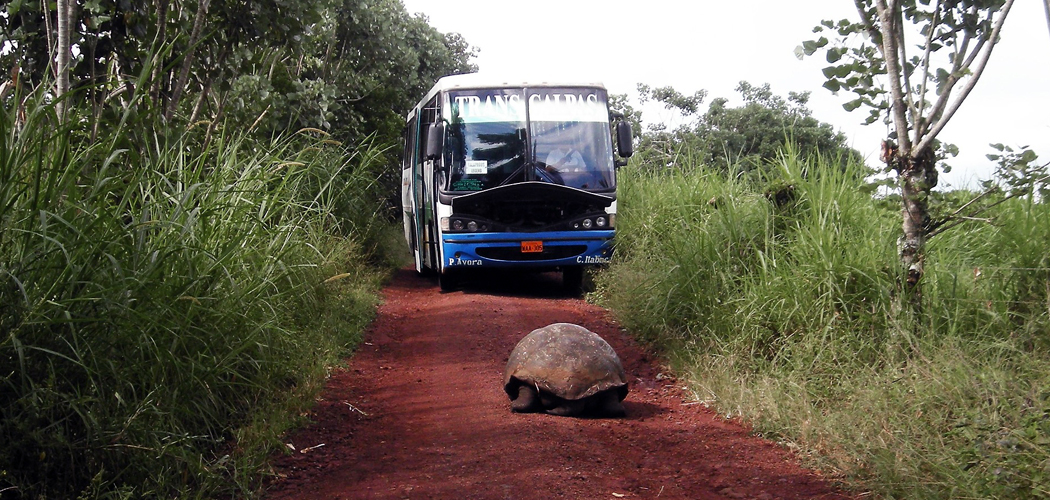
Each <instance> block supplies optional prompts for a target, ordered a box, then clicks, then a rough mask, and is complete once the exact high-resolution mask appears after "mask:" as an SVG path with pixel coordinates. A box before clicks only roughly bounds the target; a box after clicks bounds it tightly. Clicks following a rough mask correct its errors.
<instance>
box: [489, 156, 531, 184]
mask: <svg viewBox="0 0 1050 500" xmlns="http://www.w3.org/2000/svg"><path fill="white" fill-rule="evenodd" d="M534 166H536V163H535V162H531V161H527V162H524V163H522V164H521V166H520V167H518V168H516V169H514V171H513V172H511V174H510V175H508V176H507V178H506V179H503V180H502V181H500V183H499V184H498V186H502V185H504V184H510V182H511V181H512V180H514V178H515V177H517V176H518V175H519V174H520V175H521V180H523V181H525V180H528V179H526V178H525V172H528V170H527V169H529V168H532V167H534Z"/></svg>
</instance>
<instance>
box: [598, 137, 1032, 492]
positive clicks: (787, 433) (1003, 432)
mask: <svg viewBox="0 0 1050 500" xmlns="http://www.w3.org/2000/svg"><path fill="white" fill-rule="evenodd" d="M828 164H829V163H825V162H822V161H820V160H812V161H804V160H800V159H797V158H794V157H791V156H788V157H787V158H786V159H784V160H783V161H782V162H781V163H780V164H779V165H778V169H777V175H776V176H775V178H773V179H767V183H766V184H764V185H762V186H755V185H751V184H748V183H745V182H742V181H737V180H734V179H728V180H727V179H726V178H724V177H722V176H719V175H716V174H712V173H706V172H704V170H703V169H701V168H685V169H682V168H679V169H677V170H673V171H668V172H664V173H644V172H640V171H637V170H632V168H631V167H627V168H625V169H623V170H622V171H621V174H622V175H621V192H620V199H621V201H622V203H621V204H620V214H619V217H618V218H617V222H618V233H617V238H618V240H617V259H616V261H615V263H614V264H613V265H612V266H611V267H610V268H609V269H608V270H607V272H605V273H604V274H602V275H601V276H599V288H598V292H597V294H596V295H597V297H598V298H599V300H600V301H602V302H603V303H604V304H606V305H607V306H609V307H610V308H611V309H612V310H613V311H614V312H615V313H616V315H617V316H618V317H619V318H620V320H621V322H622V323H623V324H624V325H625V326H626V327H627V328H629V329H630V330H632V331H634V332H637V333H638V334H639V335H640V336H641V337H642V338H643V339H645V340H647V341H649V342H652V343H654V344H655V345H657V346H658V347H659V348H660V349H662V350H663V351H664V352H666V353H667V354H668V356H669V358H671V362H672V363H673V364H674V365H675V366H676V368H677V369H678V370H679V372H680V373H682V374H683V375H684V376H685V378H686V379H687V380H688V381H689V383H690V387H691V388H692V391H693V393H694V394H695V396H696V397H697V399H699V400H702V401H705V402H706V403H707V404H709V405H711V406H712V407H714V408H717V409H718V411H719V412H720V413H722V414H725V415H729V416H734V417H736V416H740V417H743V418H745V419H746V420H748V421H750V422H752V423H753V424H754V426H755V429H756V431H757V432H759V433H761V434H763V435H766V436H768V437H771V438H774V439H777V440H780V441H782V442H783V443H784V444H785V445H787V446H789V447H792V448H795V449H796V450H798V451H799V452H800V453H801V454H803V455H804V456H806V457H807V460H808V461H809V463H810V464H811V465H814V466H816V467H819V468H821V469H822V470H825V471H828V472H831V473H832V474H834V475H835V476H836V477H839V478H841V479H843V480H844V481H846V482H847V483H849V484H850V485H851V486H852V487H854V488H857V489H860V490H870V491H873V492H875V493H876V494H878V495H879V496H881V497H884V498H1045V497H1050V356H1048V352H1047V351H1048V348H1050V328H1048V326H1050V323H1048V317H1050V299H1048V295H1050V293H1048V291H1050V280H1048V272H1050V262H1048V259H1050V257H1048V253H1047V251H1046V242H1047V241H1050V206H1048V205H1047V204H1043V203H1037V202H1034V201H1031V200H1013V201H1011V202H1008V203H1005V204H1003V205H1002V206H1000V209H999V210H998V211H997V213H996V214H994V215H995V216H996V224H995V225H994V226H992V225H977V224H974V225H967V226H961V227H959V228H956V229H954V230H952V231H951V232H949V233H945V234H943V235H939V236H937V237H936V238H935V239H933V240H932V241H931V242H930V244H929V247H928V250H929V254H928V259H927V263H926V267H927V275H926V277H925V282H924V288H923V292H924V315H923V317H922V318H921V320H919V321H917V322H916V321H913V320H910V319H908V318H907V317H904V316H902V315H898V314H895V313H894V311H895V307H894V294H895V293H896V290H897V285H896V284H897V282H898V281H897V280H898V276H899V274H898V268H899V265H898V263H897V255H896V251H897V250H896V239H897V235H898V233H899V231H900V215H899V211H897V210H887V209H886V208H885V205H884V204H881V203H879V202H878V201H877V200H873V199H872V198H871V196H870V195H868V194H865V193H864V192H863V190H862V189H860V184H861V183H860V182H859V180H858V177H859V176H860V170H857V171H847V172H841V171H838V170H837V169H835V168H831V167H828V166H827V165H828ZM778 195H779V196H778Z"/></svg>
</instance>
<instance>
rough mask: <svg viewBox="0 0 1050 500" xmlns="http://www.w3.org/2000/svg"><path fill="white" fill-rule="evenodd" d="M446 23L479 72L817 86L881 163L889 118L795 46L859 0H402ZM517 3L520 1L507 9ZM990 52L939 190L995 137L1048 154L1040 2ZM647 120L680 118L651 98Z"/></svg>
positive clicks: (1046, 53) (721, 92)
mask: <svg viewBox="0 0 1050 500" xmlns="http://www.w3.org/2000/svg"><path fill="white" fill-rule="evenodd" d="M402 1H403V3H404V4H405V8H406V10H408V12H410V13H413V14H415V13H421V14H423V15H425V16H426V17H427V18H428V20H429V22H430V24H431V26H433V27H435V28H436V29H438V30H439V31H441V32H445V33H448V32H455V33H459V34H461V35H463V37H464V38H465V39H466V41H467V42H468V43H469V44H471V45H472V46H474V47H476V48H477V49H478V55H477V58H476V59H475V60H474V62H475V63H476V64H477V65H478V67H479V69H480V71H481V72H484V73H496V74H502V75H513V76H523V77H524V76H529V75H532V76H536V75H542V76H546V77H555V78H559V79H561V78H564V79H571V80H577V79H580V80H586V81H600V82H603V83H605V86H606V87H607V88H608V90H609V92H610V93H613V94H628V95H629V96H632V98H633V99H632V100H633V105H634V106H635V107H636V108H638V107H639V103H638V101H637V92H636V86H637V84H638V83H644V84H647V85H649V86H651V87H663V86H672V87H674V88H675V89H676V90H678V91H679V92H682V93H683V94H686V95H691V94H693V93H694V92H696V91H697V90H701V89H704V90H707V92H708V94H707V95H708V97H707V99H706V100H705V102H704V104H703V105H702V108H703V109H704V110H706V108H707V104H709V103H710V102H711V100H712V99H714V98H716V97H725V98H728V99H730V103H731V105H732V104H734V103H736V104H739V94H738V93H737V92H736V91H735V89H736V86H737V84H738V83H739V82H740V81H742V80H746V81H748V82H750V83H752V84H754V85H761V84H763V83H769V84H770V86H771V88H772V91H773V93H774V94H776V95H780V96H783V97H786V96H787V94H788V92H791V91H795V92H801V91H810V92H811V97H810V101H809V105H808V106H809V108H810V109H811V110H812V111H813V116H814V117H816V118H817V119H818V120H820V121H823V122H827V123H830V124H832V125H833V126H834V127H835V128H836V129H838V130H839V131H841V132H843V133H845V134H846V136H847V137H848V138H849V142H850V145H851V146H853V147H854V148H856V149H857V150H858V151H860V152H861V153H863V154H864V155H866V156H867V157H868V164H869V165H871V166H873V167H878V166H881V165H877V163H878V162H879V160H878V149H879V145H880V142H881V140H882V139H883V138H884V137H886V134H887V132H888V130H887V128H886V126H885V125H882V124H873V125H869V126H864V125H862V124H861V122H863V120H864V118H865V117H866V116H867V114H868V113H867V111H865V110H864V108H861V109H858V110H857V111H855V112H853V113H848V112H846V111H845V110H843V109H842V104H843V103H845V102H847V101H848V100H849V98H850V96H851V95H852V94H851V93H848V92H842V93H840V94H839V95H838V96H836V95H833V94H832V93H831V92H830V91H828V90H826V89H824V88H823V87H822V85H823V84H824V77H823V74H822V73H821V69H822V68H824V67H825V66H828V63H827V62H826V60H825V59H824V56H823V53H819V52H818V53H817V54H814V56H811V57H806V58H804V59H803V60H801V61H800V60H799V59H798V58H797V57H795V54H794V50H795V47H797V46H798V45H800V44H801V42H802V41H803V40H813V39H816V38H817V37H819V36H820V35H817V34H814V33H813V27H814V26H816V25H818V24H819V23H820V21H821V20H823V19H833V20H836V21H837V20H839V19H850V20H851V21H855V20H858V16H857V13H856V10H855V8H854V4H853V1H852V0H806V1H805V2H790V1H784V0H736V1H732V2H727V1H724V0H719V1H712V0H692V1H690V0H646V1H638V0H635V1H630V2H625V1H616V0H612V1H610V0H529V1H528V2H515V3H504V2H493V1H492V0H402ZM511 6H514V7H511ZM1001 38H1002V41H1001V42H1000V43H999V44H997V45H996V47H995V50H994V51H993V53H992V57H991V62H990V63H989V65H988V68H987V69H986V70H985V72H984V74H983V75H982V77H981V79H980V81H979V82H978V83H977V87H976V88H975V89H974V91H973V92H972V93H971V94H970V95H969V97H968V98H967V100H966V102H965V103H964V104H963V106H962V108H961V109H960V110H959V112H958V113H957V114H956V115H955V116H954V117H953V118H952V120H951V122H949V124H948V126H947V127H946V128H945V129H944V131H943V132H942V133H941V135H940V136H939V138H940V139H941V140H942V141H944V142H948V143H953V144H955V145H956V146H958V147H959V149H960V154H959V156H958V157H956V158H954V159H952V160H951V161H949V164H951V166H952V171H951V172H950V173H948V174H942V175H941V180H940V186H941V187H942V188H965V187H970V188H975V187H977V185H978V183H979V181H980V180H985V179H988V178H990V177H991V175H992V172H993V171H994V167H995V166H994V165H993V164H992V162H991V161H989V160H988V159H987V158H985V155H986V154H988V153H992V152H994V151H992V149H991V148H990V147H989V146H988V144H989V143H1002V144H1005V145H1007V146H1011V147H1013V148H1014V149H1017V148H1018V147H1019V146H1031V147H1032V149H1034V150H1035V152H1036V153H1038V154H1039V162H1040V163H1044V162H1046V161H1050V30H1048V28H1047V16H1046V13H1045V11H1044V7H1043V0H1016V2H1015V4H1014V6H1013V8H1012V10H1011V11H1010V14H1009V16H1008V17H1007V20H1006V23H1005V25H1004V26H1003V30H1002V36H1001ZM641 109H642V112H643V113H642V120H643V122H645V123H654V122H665V123H669V124H671V125H672V126H673V125H675V124H676V122H677V117H676V116H675V115H674V114H673V113H671V112H668V111H665V110H664V109H663V108H661V107H659V106H645V107H641Z"/></svg>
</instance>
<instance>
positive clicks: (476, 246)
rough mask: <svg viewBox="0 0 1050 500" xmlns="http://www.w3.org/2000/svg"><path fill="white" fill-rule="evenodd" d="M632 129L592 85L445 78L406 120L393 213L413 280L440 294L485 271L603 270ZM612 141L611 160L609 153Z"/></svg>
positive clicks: (571, 281)
mask: <svg viewBox="0 0 1050 500" xmlns="http://www.w3.org/2000/svg"><path fill="white" fill-rule="evenodd" d="M631 140H632V138H631V127H630V125H629V124H628V122H627V121H626V120H625V119H624V117H623V115H622V114H618V113H610V111H609V106H608V93H607V91H606V89H605V87H604V86H603V85H602V84H601V83H595V82H592V83H581V82H567V81H565V82H562V81H553V82H551V81H510V80H506V79H498V78H490V77H486V76H484V75H482V74H478V73H472V74H465V75H453V76H446V77H443V78H441V79H439V80H438V81H437V83H436V84H435V85H434V87H433V88H431V89H430V91H429V92H427V94H426V96H425V97H423V99H422V100H420V101H419V103H418V104H417V105H416V106H415V107H414V108H412V110H411V111H409V113H408V114H407V116H406V124H405V132H404V152H403V156H402V176H401V188H402V189H401V204H402V208H403V211H404V225H405V240H406V242H407V243H408V246H409V248H410V249H411V251H412V255H413V257H414V259H415V266H416V271H418V272H420V273H423V274H437V276H438V283H439V285H440V287H441V289H442V290H451V289H454V288H455V287H456V286H458V281H459V279H460V278H461V277H462V275H463V273H464V272H469V271H473V270H483V269H486V268H524V269H530V270H536V271H561V272H562V275H563V283H564V284H565V286H566V287H568V288H570V289H575V290H578V289H579V288H580V286H581V284H582V280H583V275H584V268H585V267H587V266H594V265H601V264H607V263H609V261H610V259H611V257H612V252H613V235H614V234H615V227H616V169H617V168H618V167H620V166H622V165H624V164H626V162H627V161H626V158H628V157H630V156H631V154H632V152H633V147H632V143H631ZM614 142H615V153H616V154H615V155H614Z"/></svg>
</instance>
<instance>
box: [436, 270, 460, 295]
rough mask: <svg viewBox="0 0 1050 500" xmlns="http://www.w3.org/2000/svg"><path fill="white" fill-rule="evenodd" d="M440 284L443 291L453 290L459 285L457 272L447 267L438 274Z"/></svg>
mask: <svg viewBox="0 0 1050 500" xmlns="http://www.w3.org/2000/svg"><path fill="white" fill-rule="evenodd" d="M438 285H439V286H440V287H441V291H442V292H451V291H453V290H455V289H456V286H457V285H459V280H458V279H457V277H456V275H455V273H453V272H452V271H450V270H447V269H446V270H444V271H441V272H440V273H439V274H438Z"/></svg>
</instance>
